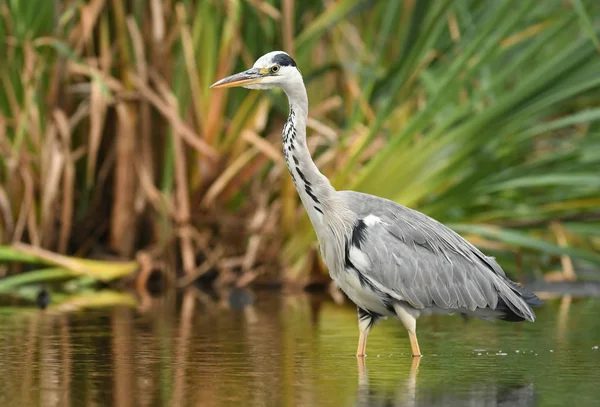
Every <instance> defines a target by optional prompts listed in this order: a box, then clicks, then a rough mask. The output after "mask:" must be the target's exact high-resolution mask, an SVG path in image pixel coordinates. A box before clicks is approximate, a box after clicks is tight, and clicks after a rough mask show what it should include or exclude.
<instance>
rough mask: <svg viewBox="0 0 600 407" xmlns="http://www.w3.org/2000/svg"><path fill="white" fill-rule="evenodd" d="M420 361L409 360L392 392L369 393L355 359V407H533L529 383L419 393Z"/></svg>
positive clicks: (364, 370) (365, 376)
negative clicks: (409, 362)
mask: <svg viewBox="0 0 600 407" xmlns="http://www.w3.org/2000/svg"><path fill="white" fill-rule="evenodd" d="M420 362H421V358H413V360H412V362H411V366H410V371H409V373H408V376H407V377H406V378H403V379H402V380H400V381H399V382H398V386H397V388H396V389H395V390H393V391H389V392H386V391H377V390H372V389H371V388H370V386H369V378H368V371H367V368H366V362H365V359H358V391H357V397H356V406H357V407H367V406H369V407H376V406H382V407H383V406H385V407H400V406H401V407H414V406H431V407H436V406H481V405H485V406H505V407H509V406H510V407H526V406H533V405H535V404H536V403H535V394H534V385H533V383H525V384H522V385H513V386H499V385H498V384H497V383H491V384H483V383H473V384H470V385H467V386H466V391H465V389H462V390H460V391H457V392H455V391H453V388H452V387H451V386H448V385H447V383H446V384H444V383H440V384H439V388H429V387H428V388H427V389H419V385H418V381H417V377H418V373H419V364H420Z"/></svg>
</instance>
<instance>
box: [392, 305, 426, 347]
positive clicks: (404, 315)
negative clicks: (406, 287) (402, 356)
mask: <svg viewBox="0 0 600 407" xmlns="http://www.w3.org/2000/svg"><path fill="white" fill-rule="evenodd" d="M394 309H395V310H396V314H397V315H398V317H399V318H400V321H402V323H403V324H404V327H405V328H406V330H407V331H408V338H409V339H410V347H411V350H412V356H413V357H421V356H422V355H421V349H419V341H417V318H416V317H415V316H414V315H413V314H412V313H411V312H410V311H409V310H407V309H406V307H404V306H403V305H402V304H397V305H395V306H394Z"/></svg>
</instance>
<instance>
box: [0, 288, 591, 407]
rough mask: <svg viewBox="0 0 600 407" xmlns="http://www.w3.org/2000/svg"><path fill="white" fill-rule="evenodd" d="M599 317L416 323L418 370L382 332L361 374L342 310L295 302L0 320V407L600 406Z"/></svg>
mask: <svg viewBox="0 0 600 407" xmlns="http://www.w3.org/2000/svg"><path fill="white" fill-rule="evenodd" d="M599 315H600V301H598V300H595V299H582V300H570V299H568V298H567V299H562V300H561V299H557V300H551V301H547V305H546V306H545V307H544V308H543V309H540V310H538V321H537V322H536V323H535V324H524V323H522V324H510V323H503V322H498V323H493V324H491V323H487V322H484V321H478V320H471V321H464V320H463V319H462V318H460V317H452V316H443V317H442V316H438V317H423V318H421V319H420V320H419V324H418V333H419V340H420V345H421V349H422V351H423V353H424V354H425V355H426V356H425V357H424V358H423V359H422V360H421V361H420V363H419V365H418V366H416V363H415V362H414V361H413V360H412V359H411V358H410V357H409V355H408V354H409V352H410V346H409V342H408V338H407V336H406V332H405V331H404V329H403V328H402V326H401V324H399V323H397V322H395V321H391V320H388V321H384V322H382V323H380V324H378V325H377V326H376V327H375V328H374V330H373V331H372V333H371V335H370V337H369V342H368V346H367V353H368V357H367V358H366V366H362V365H361V364H360V363H358V361H357V359H356V357H355V356H354V352H355V350H356V349H355V348H356V342H357V327H356V314H355V311H354V309H353V307H352V306H350V305H349V304H347V305H346V306H338V305H335V304H333V303H331V302H330V301H328V300H327V299H326V298H320V297H315V296H309V295H293V296H292V295H279V294H272V293H271V294H259V295H258V297H257V299H256V302H255V303H254V304H253V305H251V306H248V307H246V308H245V309H243V310H232V309H231V308H230V307H229V306H228V303H227V302H226V301H221V302H216V303H215V302H213V301H212V300H210V299H209V298H207V297H205V296H203V295H201V294H199V293H198V292H188V293H186V294H185V295H184V296H183V297H178V298H175V297H174V296H173V297H166V298H162V299H157V300H156V299H155V300H152V302H145V303H144V306H143V307H142V306H140V307H138V308H137V309H136V308H127V307H115V308H109V309H101V310H92V311H76V312H52V311H45V312H42V311H38V310H35V309H32V308H29V309H26V308H20V309H16V308H3V309H0V406H61V407H62V406H111V405H114V406H175V407H177V406H413V405H416V406H442V405H444V406H446V405H457V406H482V405H484V406H500V405H502V406H530V405H535V406H565V405H572V406H588V405H589V406H593V405H600V350H598V349H597V348H594V347H595V346H599V345H600V317H599Z"/></svg>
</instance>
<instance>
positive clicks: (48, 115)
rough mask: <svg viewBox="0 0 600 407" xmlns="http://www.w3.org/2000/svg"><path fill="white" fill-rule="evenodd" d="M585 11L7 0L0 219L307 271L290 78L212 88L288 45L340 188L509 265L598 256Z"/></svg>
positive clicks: (80, 237)
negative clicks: (384, 201)
mask: <svg viewBox="0 0 600 407" xmlns="http://www.w3.org/2000/svg"><path fill="white" fill-rule="evenodd" d="M598 15H600V3H598V2H595V1H592V0H573V1H569V2H564V1H560V0H549V1H545V2H538V1H533V0H524V1H520V2H485V1H478V0H440V1H435V2H433V1H432V2H425V1H403V2H401V1H397V2H375V1H358V0H355V1H348V0H338V1H316V0H312V1H306V2H302V3H301V2H297V1H294V0H282V1H281V2H278V1H261V0H252V1H251V0H247V1H242V0H237V1H236V0H230V1H227V2H222V1H215V0H198V1H190V0H181V1H176V0H162V1H161V0H148V1H146V2H135V1H124V2H123V1H120V0H112V1H111V0H89V1H82V0H63V1H59V0H55V1H48V0H31V1H28V2H22V1H18V0H5V1H4V2H2V3H0V38H3V41H0V55H2V56H3V58H2V59H3V60H4V61H10V63H5V64H2V66H0V81H1V86H0V152H1V155H0V236H1V237H2V241H3V242H5V243H14V242H26V243H29V244H31V245H33V246H35V247H42V248H45V249H49V250H52V251H56V252H59V253H63V254H70V255H77V256H100V255H103V254H105V253H106V251H107V249H108V250H110V251H112V252H116V253H118V254H119V255H121V256H124V257H131V256H132V255H133V254H134V253H135V252H137V251H139V250H144V251H147V252H149V253H150V255H151V257H153V258H157V257H161V256H163V255H164V254H165V253H167V252H168V248H170V247H174V243H176V245H175V247H177V250H178V256H177V258H179V259H181V260H180V265H181V266H182V267H183V269H184V270H185V271H186V272H187V273H188V275H189V276H199V275H201V274H204V273H206V271H207V270H206V269H205V268H206V267H205V268H203V267H204V266H203V265H205V264H206V263H210V264H209V267H215V268H217V269H222V270H227V269H231V270H240V269H241V271H242V272H244V271H248V272H252V273H242V274H241V275H242V276H246V277H242V278H248V277H247V276H248V275H249V276H251V277H249V278H250V279H252V278H255V277H256V276H257V275H260V274H261V273H264V272H268V271H270V270H271V271H272V270H286V273H284V274H281V273H280V274H281V275H280V277H282V278H284V279H291V280H305V279H306V278H307V271H308V270H310V268H311V266H312V265H313V263H311V262H313V259H314V252H315V247H314V234H313V232H312V229H311V227H310V224H309V222H308V220H307V218H306V216H305V215H304V211H303V209H302V207H301V205H300V202H299V200H298V199H297V196H296V192H295V191H294V187H293V184H292V182H291V180H290V177H289V176H288V174H287V173H286V170H285V164H284V163H283V160H282V158H281V153H280V148H279V143H280V131H281V127H282V125H283V122H284V121H285V117H286V115H287V103H286V100H285V98H284V95H283V94H282V93H281V92H262V93H261V92H249V91H246V90H243V89H236V90H232V91H229V92H225V91H213V90H211V89H209V86H210V84H211V83H213V82H214V81H215V80H216V79H219V78H221V77H224V76H226V75H228V74H230V73H232V72H234V71H238V70H242V69H246V68H247V67H248V66H251V65H252V63H253V61H254V60H255V59H256V58H258V57H259V56H260V55H262V54H264V53H266V52H268V51H271V50H273V49H284V50H286V51H288V52H289V53H291V54H293V55H294V57H295V59H296V60H297V63H298V65H299V67H300V69H301V71H302V73H303V74H304V77H305V80H306V83H307V87H308V92H309V98H310V101H311V111H310V120H309V123H308V125H309V147H310V148H311V150H312V151H313V152H314V156H315V160H316V162H317V165H319V167H320V168H321V169H322V171H323V172H324V173H325V174H326V175H328V176H329V177H330V178H331V179H332V180H333V182H334V184H335V186H336V187H337V188H340V189H342V188H343V189H346V188H348V189H356V190H360V191H364V192H369V193H374V194H378V195H381V196H384V197H387V198H390V199H393V200H396V201H398V202H400V203H402V204H404V205H407V206H410V207H413V208H416V209H419V210H421V211H423V212H425V213H427V214H428V215H430V216H433V217H435V218H437V219H438V220H440V221H442V222H447V223H449V224H452V226H453V227H454V228H455V229H456V230H457V231H459V232H461V233H464V234H465V235H466V236H467V237H468V238H469V239H471V240H472V241H473V242H474V243H476V244H478V245H480V246H482V247H484V248H486V250H491V251H493V252H494V253H495V254H496V255H498V256H505V257H506V259H507V261H506V262H503V265H505V264H506V265H507V266H508V268H509V269H510V268H511V264H513V263H514V255H513V254H512V253H517V254H518V256H519V258H520V259H525V260H527V267H526V268H527V269H531V268H532V267H533V268H534V269H540V270H548V269H551V268H553V267H556V265H557V264H558V260H559V257H558V256H559V255H570V256H573V257H574V258H575V259H581V260H582V261H589V262H591V263H594V264H596V265H597V264H600V256H598V254H597V251H598V248H599V247H600V236H599V232H598V230H599V226H600V212H598V208H599V206H600V188H599V187H600V177H598V168H600V125H599V124H598V119H599V118H600V106H599V105H600V93H599V92H598V88H599V87H600V76H598V72H599V71H600V53H599V52H600V50H599V46H598V44H599V42H598V37H599V32H598V31H599V29H598V24H599V21H598V18H597V16H598ZM561 242H562V243H561ZM540 252H541V253H542V254H543V255H542V256H540ZM507 254H508V256H507ZM511 256H513V257H511ZM203 260H207V261H204V263H203ZM279 261H280V262H279ZM277 264H283V265H284V266H285V267H284V268H279V267H277V266H276V265H277ZM521 267H523V266H522V265H521ZM512 268H514V266H513V267H512ZM229 274H231V273H229ZM234 278H235V277H234Z"/></svg>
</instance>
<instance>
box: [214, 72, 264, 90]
mask: <svg viewBox="0 0 600 407" xmlns="http://www.w3.org/2000/svg"><path fill="white" fill-rule="evenodd" d="M262 78H263V74H262V72H261V71H260V70H259V69H256V68H252V69H248V70H247V71H244V72H240V73H236V74H235V75H231V76H228V77H227V78H223V79H221V80H220V81H217V82H215V83H213V84H212V85H210V87H211V88H233V87H236V86H244V85H252V84H254V83H260V81H261V80H262Z"/></svg>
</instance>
